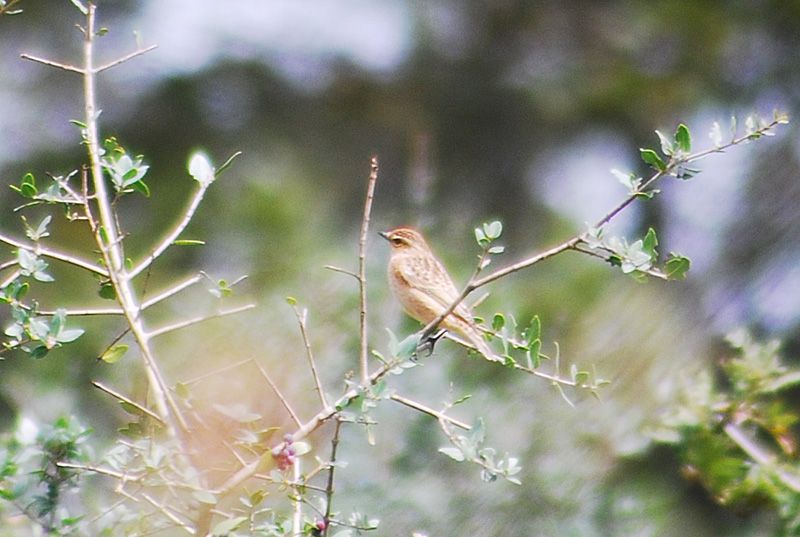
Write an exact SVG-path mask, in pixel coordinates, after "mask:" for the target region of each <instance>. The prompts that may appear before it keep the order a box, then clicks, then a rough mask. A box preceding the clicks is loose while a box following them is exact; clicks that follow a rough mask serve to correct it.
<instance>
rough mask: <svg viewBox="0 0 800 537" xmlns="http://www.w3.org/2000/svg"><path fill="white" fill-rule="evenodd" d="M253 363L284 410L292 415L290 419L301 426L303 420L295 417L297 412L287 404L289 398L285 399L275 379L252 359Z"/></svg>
mask: <svg viewBox="0 0 800 537" xmlns="http://www.w3.org/2000/svg"><path fill="white" fill-rule="evenodd" d="M253 363H254V364H255V365H256V367H257V368H258V371H259V372H260V373H261V376H262V377H264V379H265V380H266V381H267V384H269V387H270V388H272V391H273V392H275V395H276V396H277V397H278V399H279V400H280V402H281V404H282V405H283V408H285V409H286V412H288V413H289V415H290V416H291V417H292V420H293V421H294V423H295V424H296V425H297V426H298V427H302V426H303V422H302V421H300V418H298V417H297V414H296V413H295V411H294V410H293V409H292V405H290V404H289V400H288V399H286V397H284V395H283V393H282V392H281V390H280V388H278V385H277V384H275V381H273V380H272V377H270V376H269V373H267V370H266V369H264V368H263V367H261V364H259V363H258V362H256V361H255V360H253Z"/></svg>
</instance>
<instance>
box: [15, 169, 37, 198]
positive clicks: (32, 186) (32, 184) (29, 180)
mask: <svg viewBox="0 0 800 537" xmlns="http://www.w3.org/2000/svg"><path fill="white" fill-rule="evenodd" d="M19 193H20V194H22V195H23V196H25V197H26V198H32V197H34V196H35V195H36V194H38V193H39V191H38V189H37V188H36V178H35V177H34V176H33V174H32V173H26V174H25V175H24V176H23V177H22V182H21V183H20V185H19Z"/></svg>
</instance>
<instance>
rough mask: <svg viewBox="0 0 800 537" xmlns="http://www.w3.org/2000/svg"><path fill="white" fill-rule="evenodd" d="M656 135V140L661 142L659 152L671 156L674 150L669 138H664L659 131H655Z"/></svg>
mask: <svg viewBox="0 0 800 537" xmlns="http://www.w3.org/2000/svg"><path fill="white" fill-rule="evenodd" d="M656 134H657V135H658V139H659V140H661V152H662V153H664V154H665V155H672V154H673V153H674V152H675V148H674V147H673V146H672V141H671V140H670V139H669V137H667V136H664V134H663V133H662V132H660V131H656Z"/></svg>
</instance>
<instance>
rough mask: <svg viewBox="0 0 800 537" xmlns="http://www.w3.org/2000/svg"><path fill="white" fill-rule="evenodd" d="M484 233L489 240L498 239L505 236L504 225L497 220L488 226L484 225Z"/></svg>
mask: <svg viewBox="0 0 800 537" xmlns="http://www.w3.org/2000/svg"><path fill="white" fill-rule="evenodd" d="M483 232H484V233H486V237H487V238H488V239H489V240H494V239H498V238H500V235H502V234H503V223H502V222H500V221H499V220H495V221H493V222H489V223H488V224H483Z"/></svg>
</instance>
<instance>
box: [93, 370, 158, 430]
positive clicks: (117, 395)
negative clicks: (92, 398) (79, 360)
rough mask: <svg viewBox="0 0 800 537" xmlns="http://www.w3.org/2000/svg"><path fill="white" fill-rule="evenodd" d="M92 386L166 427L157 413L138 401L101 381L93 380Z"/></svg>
mask: <svg viewBox="0 0 800 537" xmlns="http://www.w3.org/2000/svg"><path fill="white" fill-rule="evenodd" d="M92 385H93V386H94V387H95V388H97V389H99V390H100V391H103V392H105V393H107V394H108V395H110V396H111V397H113V398H115V399H117V400H119V401H122V402H123V403H128V404H129V405H131V406H133V407H135V408H136V409H137V410H139V411H140V412H142V413H144V414H147V415H148V416H150V417H151V418H153V419H154V420H156V421H157V422H158V423H160V424H161V425H166V424H165V423H164V420H163V419H161V417H160V416H159V415H158V414H156V413H155V412H153V411H152V410H150V409H149V408H147V407H145V406H143V405H140V404H139V403H137V402H136V401H134V400H133V399H130V398H128V397H125V396H124V395H122V394H121V393H119V392H118V391H116V390H113V389H112V388H109V387H108V386H106V385H104V384H102V383H101V382H99V381H96V380H93V381H92Z"/></svg>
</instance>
